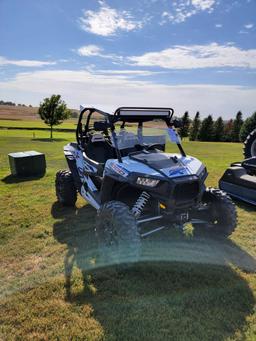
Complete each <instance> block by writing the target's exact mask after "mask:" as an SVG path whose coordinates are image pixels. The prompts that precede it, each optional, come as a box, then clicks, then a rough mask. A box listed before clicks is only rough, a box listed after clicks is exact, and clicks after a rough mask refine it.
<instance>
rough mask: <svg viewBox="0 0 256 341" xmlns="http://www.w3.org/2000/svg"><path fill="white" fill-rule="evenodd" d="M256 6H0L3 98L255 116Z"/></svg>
mask: <svg viewBox="0 0 256 341" xmlns="http://www.w3.org/2000/svg"><path fill="white" fill-rule="evenodd" d="M255 14H256V0H240V1H234V0H225V1H223V0H175V1H171V0H140V1H135V0H130V1H121V0H108V1H92V0H88V1H80V0H75V1H68V0H51V1H50V0H23V1H19V0H12V1H9V0H0V32H1V34H0V98H1V99H4V100H13V101H16V102H21V103H27V104H30V103H31V104H33V105H38V104H39V102H40V101H41V100H42V99H43V98H44V97H46V96H49V95H51V94H52V93H60V94H61V95H62V97H63V99H64V100H65V101H66V102H67V103H68V105H69V106H71V107H73V108H78V107H79V104H81V103H83V104H88V105H95V106H98V107H101V108H102V109H105V110H112V109H114V108H115V107H117V106H119V105H143V106H146V105H149V106H153V105H155V106H167V105H168V106H172V107H173V108H174V109H175V111H176V112H177V114H179V113H183V112H184V111H185V110H189V112H190V113H191V115H193V114H194V112H195V111H197V110H200V112H201V113H202V116H204V115H206V114H213V115H214V116H218V115H220V114H221V115H223V116H224V117H225V118H229V117H232V116H233V115H234V113H236V111H238V110H242V111H243V112H244V115H245V116H247V115H249V114H251V113H252V112H253V111H255V109H256V105H255V98H256V89H255V87H256V46H255V45H256V23H255Z"/></svg>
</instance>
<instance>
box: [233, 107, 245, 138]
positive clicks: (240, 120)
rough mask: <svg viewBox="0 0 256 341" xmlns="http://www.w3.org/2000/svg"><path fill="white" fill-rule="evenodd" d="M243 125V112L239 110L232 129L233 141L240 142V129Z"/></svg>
mask: <svg viewBox="0 0 256 341" xmlns="http://www.w3.org/2000/svg"><path fill="white" fill-rule="evenodd" d="M242 125H243V114H242V113H241V111H238V113H237V114H236V118H235V120H234V124H233V130H232V141H233V142H239V141H240V137H239V134H240V130H241V127H242Z"/></svg>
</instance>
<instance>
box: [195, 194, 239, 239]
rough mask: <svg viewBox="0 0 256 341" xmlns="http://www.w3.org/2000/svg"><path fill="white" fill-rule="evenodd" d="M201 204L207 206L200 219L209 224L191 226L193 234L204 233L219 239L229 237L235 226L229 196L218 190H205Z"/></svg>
mask: <svg viewBox="0 0 256 341" xmlns="http://www.w3.org/2000/svg"><path fill="white" fill-rule="evenodd" d="M202 203H203V205H205V206H206V207H207V206H208V209H207V211H206V212H205V213H204V217H202V219H203V220H207V221H208V222H209V224H208V225H202V224H193V225H194V230H195V234H197V233H198V232H199V233H200V234H202V233H204V232H206V233H210V234H215V235H217V236H220V237H228V236H229V235H231V234H232V232H233V231H234V230H235V228H236V225H237V212H236V206H235V204H234V203H233V201H232V199H231V198H230V196H229V195H227V194H226V193H225V192H223V191H221V190H219V189H215V188H207V189H206V191H205V193H204V194H203V198H202Z"/></svg>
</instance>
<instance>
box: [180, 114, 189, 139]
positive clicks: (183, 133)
mask: <svg viewBox="0 0 256 341" xmlns="http://www.w3.org/2000/svg"><path fill="white" fill-rule="evenodd" d="M181 122H182V127H181V128H180V130H179V134H180V137H181V139H183V137H187V136H188V132H189V125H190V119H189V114H188V111H186V112H185V113H184V115H183V116H182V118H181Z"/></svg>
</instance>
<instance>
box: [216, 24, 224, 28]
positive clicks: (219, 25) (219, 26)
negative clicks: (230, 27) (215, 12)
mask: <svg viewBox="0 0 256 341" xmlns="http://www.w3.org/2000/svg"><path fill="white" fill-rule="evenodd" d="M222 26H223V25H222V24H216V25H215V27H217V28H221V27H222Z"/></svg>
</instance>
